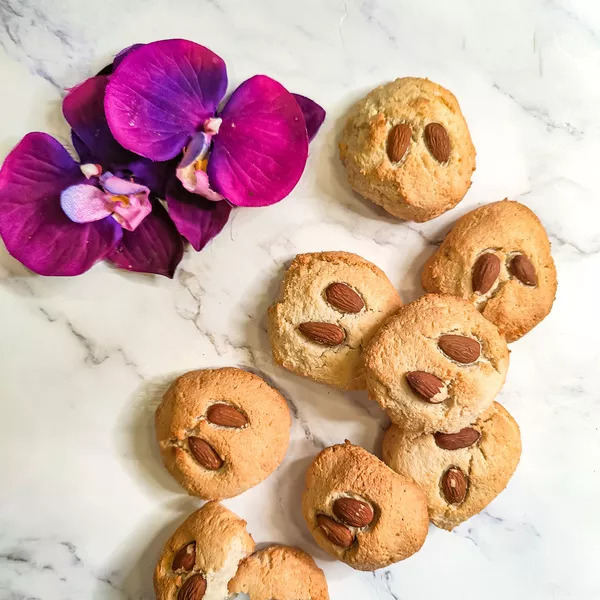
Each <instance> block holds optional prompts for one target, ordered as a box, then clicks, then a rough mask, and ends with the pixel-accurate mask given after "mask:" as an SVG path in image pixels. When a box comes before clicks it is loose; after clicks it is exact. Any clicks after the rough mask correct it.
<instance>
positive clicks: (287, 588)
mask: <svg viewBox="0 0 600 600" xmlns="http://www.w3.org/2000/svg"><path fill="white" fill-rule="evenodd" d="M229 592H230V593H231V594H237V593H244V594H247V595H248V596H249V598H250V600H273V599H276V600H329V594H328V593H327V581H326V580H325V575H323V571H321V569H319V567H317V565H316V564H315V561H314V560H313V559H312V557H311V556H309V555H308V554H306V552H303V551H302V550H300V549H299V548H293V547H291V546H270V547H269V548H266V549H265V550H259V551H258V552H256V553H255V554H253V555H252V556H249V557H248V558H247V559H246V560H244V561H242V562H241V563H240V566H239V569H238V572H237V573H236V576H235V577H234V578H233V579H232V580H231V582H230V584H229ZM234 598H235V596H234Z"/></svg>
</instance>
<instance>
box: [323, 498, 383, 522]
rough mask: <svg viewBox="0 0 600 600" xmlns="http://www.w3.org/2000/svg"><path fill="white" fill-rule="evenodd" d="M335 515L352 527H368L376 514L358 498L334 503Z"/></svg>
mask: <svg viewBox="0 0 600 600" xmlns="http://www.w3.org/2000/svg"><path fill="white" fill-rule="evenodd" d="M333 514H334V515H335V516H336V517H337V518H338V519H339V520H340V521H342V522H343V523H346V525H350V526H351V527H359V528H360V527H366V526H367V525H368V524H369V523H370V522H371V521H372V520H373V517H374V516H375V514H374V513H373V509H372V508H371V507H370V506H369V505H368V504H367V503H366V502H361V501H360V500H356V498H338V499H337V500H336V501H335V502H334V503H333Z"/></svg>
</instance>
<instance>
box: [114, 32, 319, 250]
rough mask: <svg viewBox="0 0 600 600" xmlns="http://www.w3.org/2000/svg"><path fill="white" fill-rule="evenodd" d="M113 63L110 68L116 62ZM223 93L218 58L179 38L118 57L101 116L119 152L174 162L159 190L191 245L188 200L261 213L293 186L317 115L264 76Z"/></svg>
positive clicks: (192, 218)
mask: <svg viewBox="0 0 600 600" xmlns="http://www.w3.org/2000/svg"><path fill="white" fill-rule="evenodd" d="M117 62H118V64H117ZM226 89H227V72H226V67H225V63H224V62H223V60H222V59H221V58H220V57H219V56H217V55H216V54H214V53H213V52H211V51H210V50H208V49H207V48H205V47H203V46H200V45H199V44H195V43H193V42H190V41H187V40H178V39H175V40H162V41H159V42H153V43H150V44H146V45H136V46H135V47H131V48H130V49H128V50H126V51H124V53H121V54H120V55H119V61H115V64H114V73H113V75H112V77H111V81H110V83H109V85H108V87H107V90H106V96H105V104H104V105H105V111H106V117H107V120H108V123H109V126H110V128H111V131H112V132H113V134H114V136H115V138H116V139H117V140H118V141H119V142H120V143H121V145H123V146H124V147H125V148H128V149H129V150H131V151H133V152H136V153H137V154H140V155H142V156H145V157H147V158H150V159H152V160H156V161H166V160H170V159H173V158H175V157H177V156H178V155H179V154H180V153H181V152H182V151H183V155H182V157H181V159H180V162H179V164H178V166H177V168H176V177H177V179H178V180H179V181H176V180H172V181H170V182H169V185H168V188H167V197H166V199H167V206H168V208H169V214H170V216H171V218H172V219H173V221H174V223H175V225H176V227H177V228H178V229H179V231H180V233H181V234H182V235H183V236H184V237H186V238H187V239H188V240H189V241H190V242H191V243H192V245H194V247H196V245H197V244H196V243H195V240H196V239H197V238H198V236H199V235H201V234H202V233H203V232H204V229H205V227H204V224H200V227H198V225H197V218H196V214H197V212H198V208H197V204H198V198H199V197H202V198H205V199H208V200H210V201H213V202H214V203H215V204H216V205H221V204H224V202H220V201H221V200H224V199H225V200H227V202H229V203H230V204H233V205H235V206H268V205H270V204H274V203H275V202H278V201H280V200H281V199H283V198H284V197H285V196H287V195H288V194H289V193H290V192H291V191H292V189H293V188H294V187H295V185H296V184H297V182H298V181H299V179H300V176H301V175H302V172H303V170H304V167H305V164H306V159H307V155H308V142H309V140H310V139H312V138H313V137H314V135H315V134H316V132H317V130H318V129H319V127H320V126H321V124H322V122H323V120H324V118H325V111H324V110H323V109H322V108H321V107H320V106H319V105H318V104H316V103H315V102H313V101H312V100H310V99H308V98H306V97H304V96H299V95H293V94H291V93H290V92H288V91H287V90H286V89H285V88H284V87H283V86H282V85H281V84H279V83H277V82H276V81H274V80H273V79H271V78H269V77H266V76H265V75H257V76H255V77H252V78H250V79H248V80H247V81H245V82H244V83H242V84H241V85H240V86H239V87H238V88H237V89H236V90H235V91H234V92H233V94H232V95H231V97H230V98H229V100H228V102H227V103H226V105H225V106H224V107H223V109H222V110H221V111H220V113H219V114H218V115H217V108H218V106H219V103H220V102H221V100H222V99H223V97H224V95H225V92H226Z"/></svg>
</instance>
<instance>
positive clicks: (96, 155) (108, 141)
mask: <svg viewBox="0 0 600 600" xmlns="http://www.w3.org/2000/svg"><path fill="white" fill-rule="evenodd" d="M108 80H109V77H90V78H89V79H86V80H85V81H83V82H82V83H80V84H79V85H77V86H75V87H74V88H72V89H71V91H70V92H69V93H68V94H67V96H66V97H65V99H64V100H63V114H64V116H65V119H66V120H67V121H68V123H69V125H70V126H71V127H72V129H73V132H74V134H75V135H76V136H77V137H78V138H79V140H81V141H82V142H83V144H85V146H86V148H87V149H88V151H89V152H86V153H85V154H86V156H81V159H82V160H83V162H99V163H101V164H103V165H104V166H107V165H110V164H111V163H114V162H117V163H123V162H127V161H129V160H131V158H132V155H131V153H130V152H128V151H127V150H125V149H124V148H123V147H121V146H120V145H119V143H118V142H117V140H115V138H114V137H113V134H112V133H111V131H110V129H109V127H108V123H107V122H106V117H105V115H104V93H105V90H106V85H107V83H108Z"/></svg>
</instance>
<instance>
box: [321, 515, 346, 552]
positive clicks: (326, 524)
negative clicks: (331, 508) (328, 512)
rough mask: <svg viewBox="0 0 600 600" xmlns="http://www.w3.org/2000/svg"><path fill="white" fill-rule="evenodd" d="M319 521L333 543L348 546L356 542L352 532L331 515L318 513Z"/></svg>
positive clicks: (343, 546)
mask: <svg viewBox="0 0 600 600" xmlns="http://www.w3.org/2000/svg"><path fill="white" fill-rule="evenodd" d="M317 523H318V525H319V527H320V528H321V530H322V531H323V533H324V534H325V535H326V536H327V539H328V540H329V541H330V542H331V543H332V544H335V545H336V546H341V547H342V548H348V547H349V546H351V545H352V542H354V536H353V535H352V532H351V531H350V530H349V529H348V528H347V527H346V526H345V525H342V524H341V523H338V522H337V521H335V520H334V519H332V518H331V517H327V516H325V515H318V516H317Z"/></svg>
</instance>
